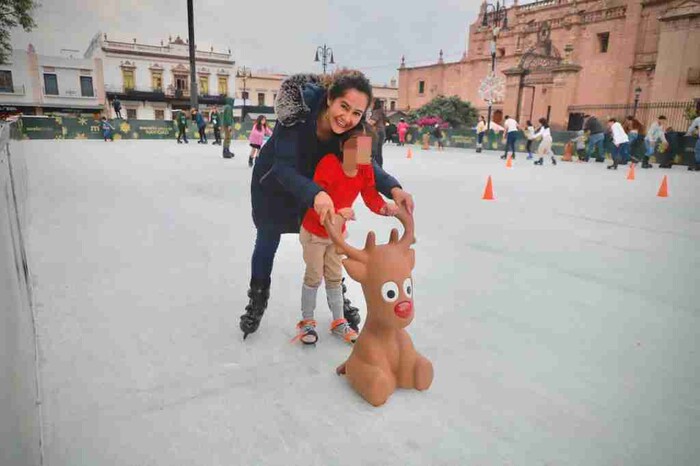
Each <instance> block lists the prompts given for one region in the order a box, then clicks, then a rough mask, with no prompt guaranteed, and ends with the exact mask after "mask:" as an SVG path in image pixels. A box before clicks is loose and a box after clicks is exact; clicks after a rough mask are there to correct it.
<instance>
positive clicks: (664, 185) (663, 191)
mask: <svg viewBox="0 0 700 466" xmlns="http://www.w3.org/2000/svg"><path fill="white" fill-rule="evenodd" d="M656 195H657V196H659V197H668V180H667V179H666V175H664V179H663V180H661V186H659V192H658V193H657V194H656Z"/></svg>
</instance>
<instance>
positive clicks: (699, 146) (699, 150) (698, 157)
mask: <svg viewBox="0 0 700 466" xmlns="http://www.w3.org/2000/svg"><path fill="white" fill-rule="evenodd" d="M695 163H696V164H700V137H699V138H698V140H697V141H695Z"/></svg>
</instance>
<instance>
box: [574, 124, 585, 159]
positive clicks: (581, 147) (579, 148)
mask: <svg viewBox="0 0 700 466" xmlns="http://www.w3.org/2000/svg"><path fill="white" fill-rule="evenodd" d="M571 142H575V143H576V155H577V156H578V159H579V160H580V161H586V133H585V132H584V131H583V130H582V129H580V130H578V131H577V132H576V137H575V138H573V139H572V140H571Z"/></svg>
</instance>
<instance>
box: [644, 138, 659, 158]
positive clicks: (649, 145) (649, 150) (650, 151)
mask: <svg viewBox="0 0 700 466" xmlns="http://www.w3.org/2000/svg"><path fill="white" fill-rule="evenodd" d="M656 144H657V141H654V142H651V141H649V140H648V139H644V147H645V148H646V154H647V157H651V156H652V155H654V152H656Z"/></svg>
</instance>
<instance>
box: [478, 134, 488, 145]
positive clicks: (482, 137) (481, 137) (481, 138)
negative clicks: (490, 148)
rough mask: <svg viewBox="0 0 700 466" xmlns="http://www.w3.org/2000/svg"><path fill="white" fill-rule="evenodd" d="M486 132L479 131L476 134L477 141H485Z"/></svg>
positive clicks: (479, 142) (480, 142)
mask: <svg viewBox="0 0 700 466" xmlns="http://www.w3.org/2000/svg"><path fill="white" fill-rule="evenodd" d="M484 134H486V133H477V135H476V143H477V144H479V145H481V144H482V143H483V142H484Z"/></svg>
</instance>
